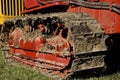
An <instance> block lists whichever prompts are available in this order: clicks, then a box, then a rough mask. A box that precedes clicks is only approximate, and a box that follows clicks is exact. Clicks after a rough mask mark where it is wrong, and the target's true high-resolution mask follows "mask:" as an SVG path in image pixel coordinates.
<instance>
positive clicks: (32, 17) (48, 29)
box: [3, 0, 120, 77]
mask: <svg viewBox="0 0 120 80" xmlns="http://www.w3.org/2000/svg"><path fill="white" fill-rule="evenodd" d="M3 1H5V0H3ZM11 1H13V2H14V1H17V0H11ZM6 3H7V1H6ZM16 4H19V3H16ZM6 5H7V4H6ZM20 6H21V5H16V6H15V7H20ZM24 7H25V10H24V11H22V12H21V14H27V15H26V16H19V17H16V18H11V19H9V20H7V21H5V22H4V25H3V28H4V29H6V28H9V29H8V30H9V34H8V35H9V37H8V39H7V42H8V44H9V50H10V54H11V55H12V56H11V57H12V58H15V59H17V60H19V61H21V62H23V63H25V64H29V65H32V66H36V67H38V68H39V69H40V71H41V72H42V73H44V74H47V75H48V76H51V75H52V76H53V75H54V76H53V77H65V76H67V75H69V74H71V73H74V72H77V71H81V70H88V69H95V68H101V67H104V66H105V65H107V67H108V66H109V65H110V63H114V65H110V66H112V68H113V67H115V66H117V65H116V64H115V63H116V60H117V59H118V57H119V55H118V54H116V52H117V51H119V46H120V42H119V40H120V38H119V36H120V35H119V33H120V23H119V21H120V15H119V14H120V1H119V0H24ZM9 11H10V10H9ZM15 11H16V10H15ZM14 13H15V12H14ZM8 14H10V13H8ZM39 24H42V25H44V27H45V28H44V29H45V33H44V34H43V33H42V32H39V31H38V29H37V30H36V28H35V27H36V26H37V27H38V25H39ZM26 25H27V26H29V27H32V30H31V31H27V32H25V28H24V27H25V26H26ZM113 52H114V54H116V56H117V57H116V56H114V55H113ZM113 57H115V58H116V60H115V59H113ZM108 68H109V67H108Z"/></svg>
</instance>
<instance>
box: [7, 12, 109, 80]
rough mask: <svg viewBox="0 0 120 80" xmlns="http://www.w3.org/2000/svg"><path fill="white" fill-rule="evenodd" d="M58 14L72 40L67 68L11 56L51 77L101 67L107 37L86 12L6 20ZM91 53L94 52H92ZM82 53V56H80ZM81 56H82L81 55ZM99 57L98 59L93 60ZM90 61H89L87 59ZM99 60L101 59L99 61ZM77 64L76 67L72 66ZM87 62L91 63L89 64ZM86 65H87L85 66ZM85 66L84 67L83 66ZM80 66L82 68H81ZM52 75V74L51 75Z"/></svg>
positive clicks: (60, 76) (33, 18)
mask: <svg viewBox="0 0 120 80" xmlns="http://www.w3.org/2000/svg"><path fill="white" fill-rule="evenodd" d="M53 16H58V17H60V18H61V19H62V20H63V22H64V23H65V26H66V27H67V28H68V29H69V30H70V32H68V36H67V39H68V41H73V42H74V45H73V51H74V54H72V57H71V59H72V60H71V62H70V65H71V66H69V68H68V69H65V70H54V69H50V68H47V67H43V66H47V65H48V64H45V63H41V62H36V61H35V60H32V59H29V60H28V59H26V58H24V57H18V56H15V55H12V57H11V58H14V59H16V60H18V61H21V62H22V63H24V64H26V65H31V66H36V67H37V68H38V69H39V70H40V72H41V73H43V74H45V75H47V76H50V77H53V78H56V77H57V78H59V79H61V78H63V77H65V76H67V75H68V74H69V73H70V74H72V72H74V70H83V68H84V70H85V69H89V68H91V69H92V68H95V67H101V65H103V63H104V62H103V61H104V56H105V54H102V53H104V51H106V50H107V49H106V45H105V40H106V38H107V37H108V36H107V35H105V33H104V31H103V30H102V29H101V25H100V24H98V22H97V21H96V20H95V19H94V18H92V17H91V16H89V15H88V14H86V13H51V14H45V15H30V16H25V17H18V18H15V19H10V20H8V21H12V22H16V20H17V19H22V20H23V19H24V18H28V17H29V18H32V20H33V21H34V20H35V19H36V18H38V17H40V18H43V19H46V18H47V17H53ZM96 52H100V53H101V55H99V54H97V53H96ZM92 53H95V55H94V54H92ZM82 55H84V56H82ZM81 56H82V57H81ZM98 57H99V60H95V59H97V58H98ZM87 60H89V61H91V62H89V61H87ZM100 60H101V61H100ZM95 61H97V62H101V63H100V64H99V65H95V64H94V63H97V62H95ZM74 64H77V66H76V67H74V66H72V65H74ZM89 64H91V65H90V66H89ZM86 65H87V66H86ZM85 66H86V67H85ZM81 67H82V68H81ZM53 75H54V76H53Z"/></svg>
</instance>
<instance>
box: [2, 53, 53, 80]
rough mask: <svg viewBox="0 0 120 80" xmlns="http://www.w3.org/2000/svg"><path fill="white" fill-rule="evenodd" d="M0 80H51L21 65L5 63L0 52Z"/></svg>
mask: <svg viewBox="0 0 120 80" xmlns="http://www.w3.org/2000/svg"><path fill="white" fill-rule="evenodd" d="M0 80H52V79H51V78H48V77H46V76H44V75H42V74H40V73H39V72H37V71H34V70H31V69H30V68H25V67H23V66H21V65H18V64H15V65H12V64H9V63H6V62H5V60H4V58H3V54H2V53H1V52H0Z"/></svg>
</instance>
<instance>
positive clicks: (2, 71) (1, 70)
mask: <svg viewBox="0 0 120 80" xmlns="http://www.w3.org/2000/svg"><path fill="white" fill-rule="evenodd" d="M0 80H53V79H51V78H48V77H46V76H44V75H42V74H41V73H40V72H37V71H34V70H31V69H30V68H26V67H23V66H22V65H18V64H15V65H11V64H9V63H6V62H5V60H4V56H3V54H2V52H0ZM56 80H57V79H56ZM75 80H120V72H119V71H118V72H117V73H114V74H110V75H103V76H100V77H90V78H84V79H83V78H77V79H75Z"/></svg>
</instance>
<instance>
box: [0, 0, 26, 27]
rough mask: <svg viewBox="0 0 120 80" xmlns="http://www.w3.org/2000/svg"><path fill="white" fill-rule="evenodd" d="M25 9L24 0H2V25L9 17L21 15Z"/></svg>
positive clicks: (0, 0)
mask: <svg viewBox="0 0 120 80" xmlns="http://www.w3.org/2000/svg"><path fill="white" fill-rule="evenodd" d="M23 10H24V0H0V25H2V24H3V23H4V21H5V20H7V19H9V18H13V17H16V16H21V14H20V12H22V11H23Z"/></svg>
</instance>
